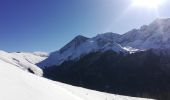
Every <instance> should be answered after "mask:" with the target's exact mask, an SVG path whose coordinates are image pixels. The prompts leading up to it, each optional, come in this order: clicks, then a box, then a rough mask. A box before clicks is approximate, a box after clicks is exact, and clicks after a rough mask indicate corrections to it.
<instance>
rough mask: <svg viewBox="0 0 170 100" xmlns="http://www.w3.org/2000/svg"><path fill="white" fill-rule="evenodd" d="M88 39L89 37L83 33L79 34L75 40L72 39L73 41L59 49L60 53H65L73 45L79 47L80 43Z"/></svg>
mask: <svg viewBox="0 0 170 100" xmlns="http://www.w3.org/2000/svg"><path fill="white" fill-rule="evenodd" d="M87 39H89V38H87V37H85V36H82V35H78V36H76V37H75V38H74V39H73V40H71V42H69V43H68V44H66V45H65V46H64V47H63V48H61V49H60V50H59V51H60V53H63V52H64V51H66V50H67V49H69V48H71V47H74V48H77V47H78V46H79V45H80V44H82V43H84V42H85V41H86V40H87Z"/></svg>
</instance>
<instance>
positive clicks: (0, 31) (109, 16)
mask: <svg viewBox="0 0 170 100" xmlns="http://www.w3.org/2000/svg"><path fill="white" fill-rule="evenodd" d="M131 4H132V0H0V49H1V50H6V51H9V52H14V51H28V52H32V51H46V52H51V51H55V50H57V49H59V48H61V47H62V46H64V45H65V44H66V43H67V42H69V41H70V40H71V39H72V38H73V37H75V36H76V35H79V34H81V35H84V36H88V37H92V36H95V35H96V34H99V33H104V32H110V31H111V32H116V33H119V34H123V33H125V32H127V31H129V30H131V29H133V28H139V27H140V26H142V25H144V24H149V23H150V22H152V21H153V20H155V19H156V18H158V17H166V18H167V17H170V12H169V9H170V1H168V0H167V1H166V2H164V4H162V5H160V6H159V8H158V9H157V10H155V9H151V8H145V7H131Z"/></svg>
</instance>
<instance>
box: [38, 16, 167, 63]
mask: <svg viewBox="0 0 170 100" xmlns="http://www.w3.org/2000/svg"><path fill="white" fill-rule="evenodd" d="M169 44H170V19H156V20H155V21H153V22H152V23H151V24H150V25H144V26H142V27H141V28H140V29H133V30H131V31H129V32H127V33H125V34H123V35H120V34H116V33H111V32H109V33H104V34H99V35H97V36H95V37H92V38H87V37H84V36H81V35H79V36H77V37H75V38H74V39H73V40H72V41H71V42H69V43H68V44H67V45H65V46H64V47H63V48H61V49H60V50H58V51H55V52H53V53H51V54H50V56H49V58H48V59H46V60H44V61H43V62H41V63H40V64H39V65H40V66H51V65H60V64H62V63H63V62H64V61H68V60H74V59H79V58H80V57H81V56H83V55H86V54H89V53H91V52H97V51H101V52H105V51H108V50H112V51H115V52H117V53H120V52H121V53H134V52H137V51H143V50H149V49H157V50H168V49H170V45H169Z"/></svg>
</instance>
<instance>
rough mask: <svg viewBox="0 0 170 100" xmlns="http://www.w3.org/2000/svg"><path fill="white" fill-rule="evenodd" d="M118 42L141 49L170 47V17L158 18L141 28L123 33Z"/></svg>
mask: <svg viewBox="0 0 170 100" xmlns="http://www.w3.org/2000/svg"><path fill="white" fill-rule="evenodd" d="M118 42H119V43H120V44H121V45H122V46H130V47H132V48H136V49H140V50H144V49H145V50H147V49H170V45H169V44H170V19H156V20H155V21H153V22H152V23H151V24H149V25H144V26H142V27H141V28H140V29H133V30H132V31H129V32H127V33H125V34H123V35H122V37H121V38H120V39H119V41H118Z"/></svg>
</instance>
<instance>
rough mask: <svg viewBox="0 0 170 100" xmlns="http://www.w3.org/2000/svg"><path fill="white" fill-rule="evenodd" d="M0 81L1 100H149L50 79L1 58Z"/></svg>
mask: <svg viewBox="0 0 170 100" xmlns="http://www.w3.org/2000/svg"><path fill="white" fill-rule="evenodd" d="M1 54H2V53H1ZM24 55H25V54H24ZM26 55H27V54H26ZM0 82H1V85H0V88H1V89H0V100H149V99H142V98H134V97H127V96H119V95H114V94H107V93H101V92H97V91H92V90H87V89H83V88H79V87H74V86H70V85H66V84H63V83H58V82H54V81H50V80H48V79H45V78H42V77H39V76H36V75H34V74H30V73H28V72H26V71H23V70H21V69H20V68H18V67H17V66H15V65H14V64H11V63H9V62H6V61H3V60H0Z"/></svg>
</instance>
